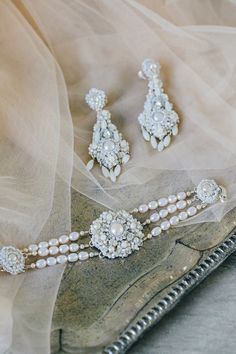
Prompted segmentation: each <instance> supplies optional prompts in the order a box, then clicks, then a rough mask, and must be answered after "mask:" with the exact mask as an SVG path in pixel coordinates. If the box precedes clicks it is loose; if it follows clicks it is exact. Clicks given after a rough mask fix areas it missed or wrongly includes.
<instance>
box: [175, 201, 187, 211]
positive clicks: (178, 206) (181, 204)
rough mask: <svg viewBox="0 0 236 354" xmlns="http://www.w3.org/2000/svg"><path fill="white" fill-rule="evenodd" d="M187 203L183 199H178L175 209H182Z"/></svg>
mask: <svg viewBox="0 0 236 354" xmlns="http://www.w3.org/2000/svg"><path fill="white" fill-rule="evenodd" d="M186 205H187V203H186V201H185V200H180V201H179V202H177V204H176V206H177V209H184V208H185V207H186Z"/></svg>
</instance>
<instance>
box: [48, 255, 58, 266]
mask: <svg viewBox="0 0 236 354" xmlns="http://www.w3.org/2000/svg"><path fill="white" fill-rule="evenodd" d="M56 263H57V260H56V258H55V257H48V258H47V265H48V266H54V265H55V264H56Z"/></svg>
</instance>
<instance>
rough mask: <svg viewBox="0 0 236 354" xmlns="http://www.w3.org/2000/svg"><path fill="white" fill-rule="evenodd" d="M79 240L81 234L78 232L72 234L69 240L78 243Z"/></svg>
mask: <svg viewBox="0 0 236 354" xmlns="http://www.w3.org/2000/svg"><path fill="white" fill-rule="evenodd" d="M78 238H79V233H78V232H71V233H70V235H69V239H70V240H71V241H77V240H78Z"/></svg>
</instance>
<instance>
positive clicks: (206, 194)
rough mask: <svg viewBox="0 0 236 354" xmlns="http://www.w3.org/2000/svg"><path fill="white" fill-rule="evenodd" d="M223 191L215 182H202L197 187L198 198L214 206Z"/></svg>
mask: <svg viewBox="0 0 236 354" xmlns="http://www.w3.org/2000/svg"><path fill="white" fill-rule="evenodd" d="M220 194H221V189H220V187H219V186H218V184H217V183H216V182H215V181H214V180H209V179H205V180H202V181H201V182H200V183H199V185H198V186H197V196H198V198H199V199H200V200H201V201H202V202H203V203H207V204H212V203H214V202H215V201H217V200H218V199H219V197H220Z"/></svg>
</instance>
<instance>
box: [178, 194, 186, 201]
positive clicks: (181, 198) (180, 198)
mask: <svg viewBox="0 0 236 354" xmlns="http://www.w3.org/2000/svg"><path fill="white" fill-rule="evenodd" d="M177 198H178V199H179V200H183V199H185V198H186V193H185V192H179V193H178V194H177Z"/></svg>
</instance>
